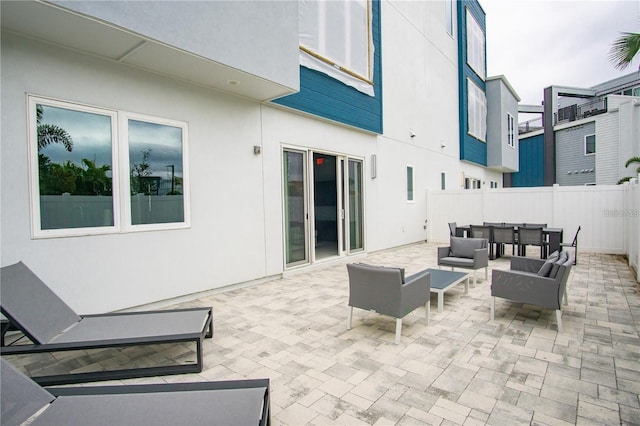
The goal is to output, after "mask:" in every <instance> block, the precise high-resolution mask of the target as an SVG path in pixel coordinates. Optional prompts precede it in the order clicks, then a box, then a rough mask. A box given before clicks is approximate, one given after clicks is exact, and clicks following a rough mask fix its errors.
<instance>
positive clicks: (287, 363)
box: [6, 243, 640, 426]
mask: <svg viewBox="0 0 640 426" xmlns="http://www.w3.org/2000/svg"><path fill="white" fill-rule="evenodd" d="M436 247H437V245H436V244H432V243H418V244H412V245H408V246H404V247H398V248H396V249H391V250H384V251H380V252H375V253H369V254H366V255H362V256H359V257H358V260H357V261H366V262H367V263H371V264H377V265H387V266H398V267H404V268H405V269H406V271H407V274H411V273H415V272H418V271H421V270H423V269H425V268H428V267H434V265H436V250H437V249H436ZM354 259H355V258H354ZM350 260H351V259H338V260H337V261H335V262H332V261H330V262H327V263H326V264H322V265H317V267H314V268H310V269H309V270H308V271H304V270H298V271H295V273H289V272H286V273H285V274H284V275H285V276H284V278H280V279H273V280H270V281H266V282H261V283H260V284H256V285H253V286H243V287H237V288H232V289H226V290H225V291H222V290H221V291H217V292H215V293H212V294H208V295H206V296H205V297H201V298H195V299H193V300H188V301H183V302H181V303H180V304H178V305H176V307H177V306H180V307H201V306H211V307H213V314H214V336H213V338H212V339H205V341H204V343H203V350H204V354H203V355H204V369H203V371H202V372H200V373H198V374H185V375H179V376H161V377H150V378H141V379H127V380H121V381H114V382H116V383H123V384H134V383H163V382H171V383H181V382H195V381H204V380H232V379H242V378H260V377H267V378H269V379H270V383H271V408H272V423H273V424H274V426H275V425H284V426H294V425H295V426H298V425H305V424H310V425H322V426H325V425H358V424H362V425H388V424H395V425H452V424H466V425H480V424H489V425H500V426H503V425H520V424H523V425H530V424H535V425H547V424H548V425H554V426H555V425H563V424H579V425H580V424H589V425H591V424H593V425H601V424H608V425H609V424H620V423H624V424H640V399H639V396H640V362H639V361H638V359H640V288H639V287H638V285H637V283H636V282H635V281H634V277H633V276H632V274H631V272H630V271H629V268H628V266H627V264H626V263H625V261H624V260H623V259H622V258H621V257H620V256H615V255H603V254H593V253H584V254H583V255H582V254H581V257H580V263H579V264H578V265H576V266H575V267H573V268H572V272H571V276H570V277H569V281H568V294H569V305H568V306H563V315H562V318H563V325H564V331H563V332H562V333H558V331H557V324H556V319H555V313H554V312H553V311H552V310H548V309H541V308H540V307H537V306H531V305H526V304H522V303H516V302H512V301H508V300H502V299H497V300H496V320H495V321H490V320H489V306H490V287H491V270H493V269H508V268H509V263H510V260H509V257H508V256H507V257H504V258H500V259H496V260H492V261H490V263H489V269H490V270H489V279H488V280H485V279H484V274H482V273H481V274H479V278H481V279H479V280H478V283H477V284H476V285H475V286H471V288H470V290H469V293H468V294H464V291H463V288H462V286H460V288H459V289H458V288H456V289H453V290H452V291H451V292H449V293H447V295H446V296H445V309H444V312H442V313H438V312H437V298H435V297H432V300H431V314H432V315H431V324H430V325H429V326H427V324H426V320H425V318H424V308H423V307H421V308H418V309H417V310H415V311H414V312H412V313H410V314H408V315H407V316H406V317H405V318H404V321H403V329H402V340H401V342H400V344H399V345H396V344H395V342H394V340H395V321H394V320H393V318H389V317H386V316H384V315H379V314H376V313H372V312H368V311H364V310H358V309H356V310H354V318H353V327H352V329H351V330H347V328H346V325H347V316H348V307H347V300H348V276H347V272H346V268H345V262H346V261H350ZM6 358H7V360H9V361H10V362H12V363H13V364H15V365H16V366H18V367H19V368H21V369H22V370H23V371H25V372H27V373H28V374H31V375H34V374H41V373H42V372H45V371H47V372H56V373H58V372H68V371H84V370H86V369H92V368H105V367H110V366H118V365H120V366H121V365H144V364H152V365H153V364H154V363H158V362H167V363H184V362H189V360H192V359H194V358H195V352H194V350H193V345H158V347H147V348H142V349H140V348H125V349H123V350H118V349H110V350H91V351H73V352H59V353H56V354H40V355H18V356H7V357H6ZM102 384H103V383H90V384H88V385H102Z"/></svg>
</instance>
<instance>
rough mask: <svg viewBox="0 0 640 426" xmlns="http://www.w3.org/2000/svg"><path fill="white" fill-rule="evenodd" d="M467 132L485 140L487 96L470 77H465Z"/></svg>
mask: <svg viewBox="0 0 640 426" xmlns="http://www.w3.org/2000/svg"><path fill="white" fill-rule="evenodd" d="M467 133H468V134H469V135H471V136H473V137H474V138H476V139H478V140H480V141H482V142H485V143H486V141H487V96H486V94H485V93H484V92H483V91H482V89H480V88H479V87H478V86H477V85H476V84H475V83H474V82H473V80H471V79H470V78H467Z"/></svg>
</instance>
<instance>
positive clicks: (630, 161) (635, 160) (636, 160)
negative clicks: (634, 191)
mask: <svg viewBox="0 0 640 426" xmlns="http://www.w3.org/2000/svg"><path fill="white" fill-rule="evenodd" d="M633 163H638V164H640V157H631V158H629V159H628V160H627V162H626V163H624V166H625V167H629V166H630V165H631V164H633ZM637 174H640V166H638V168H637V169H636V175H637ZM631 179H633V177H631V176H627V177H623V178H622V179H620V180H619V181H618V185H620V184H622V183H625V182H628V181H630V180H631Z"/></svg>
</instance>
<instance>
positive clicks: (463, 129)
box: [456, 0, 487, 166]
mask: <svg viewBox="0 0 640 426" xmlns="http://www.w3.org/2000/svg"><path fill="white" fill-rule="evenodd" d="M456 5H457V7H458V10H457V13H458V88H459V90H458V97H459V106H460V111H459V120H460V121H459V125H460V159H461V160H467V161H470V162H473V163H476V164H480V165H482V166H486V165H487V144H486V142H482V141H480V140H478V139H476V138H474V137H473V136H471V135H469V133H468V128H469V126H468V114H467V111H468V108H467V106H468V102H469V99H468V96H467V78H469V79H471V80H472V81H473V82H474V83H475V84H476V85H477V86H478V87H479V88H480V89H481V90H482V91H484V92H486V84H485V82H484V81H483V80H482V79H481V78H480V77H478V75H477V74H476V73H475V71H473V69H472V68H471V67H470V66H469V65H468V64H467V12H466V11H467V9H469V12H471V14H472V15H473V16H474V18H475V19H476V21H478V24H479V25H480V27H481V28H482V31H483V32H484V33H485V40H486V33H487V30H486V19H485V17H486V14H485V12H484V10H483V9H482V7H481V6H480V3H478V2H477V1H476V0H462V1H458V2H456ZM486 56H487V55H486V47H485V69H486Z"/></svg>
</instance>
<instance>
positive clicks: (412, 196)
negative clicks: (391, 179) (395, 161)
mask: <svg viewBox="0 0 640 426" xmlns="http://www.w3.org/2000/svg"><path fill="white" fill-rule="evenodd" d="M409 170H411V182H409ZM414 171H415V168H414V167H413V165H411V164H407V173H406V180H407V203H414V202H415V200H416V189H415V188H416V174H415V173H414ZM409 185H411V186H409Z"/></svg>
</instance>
